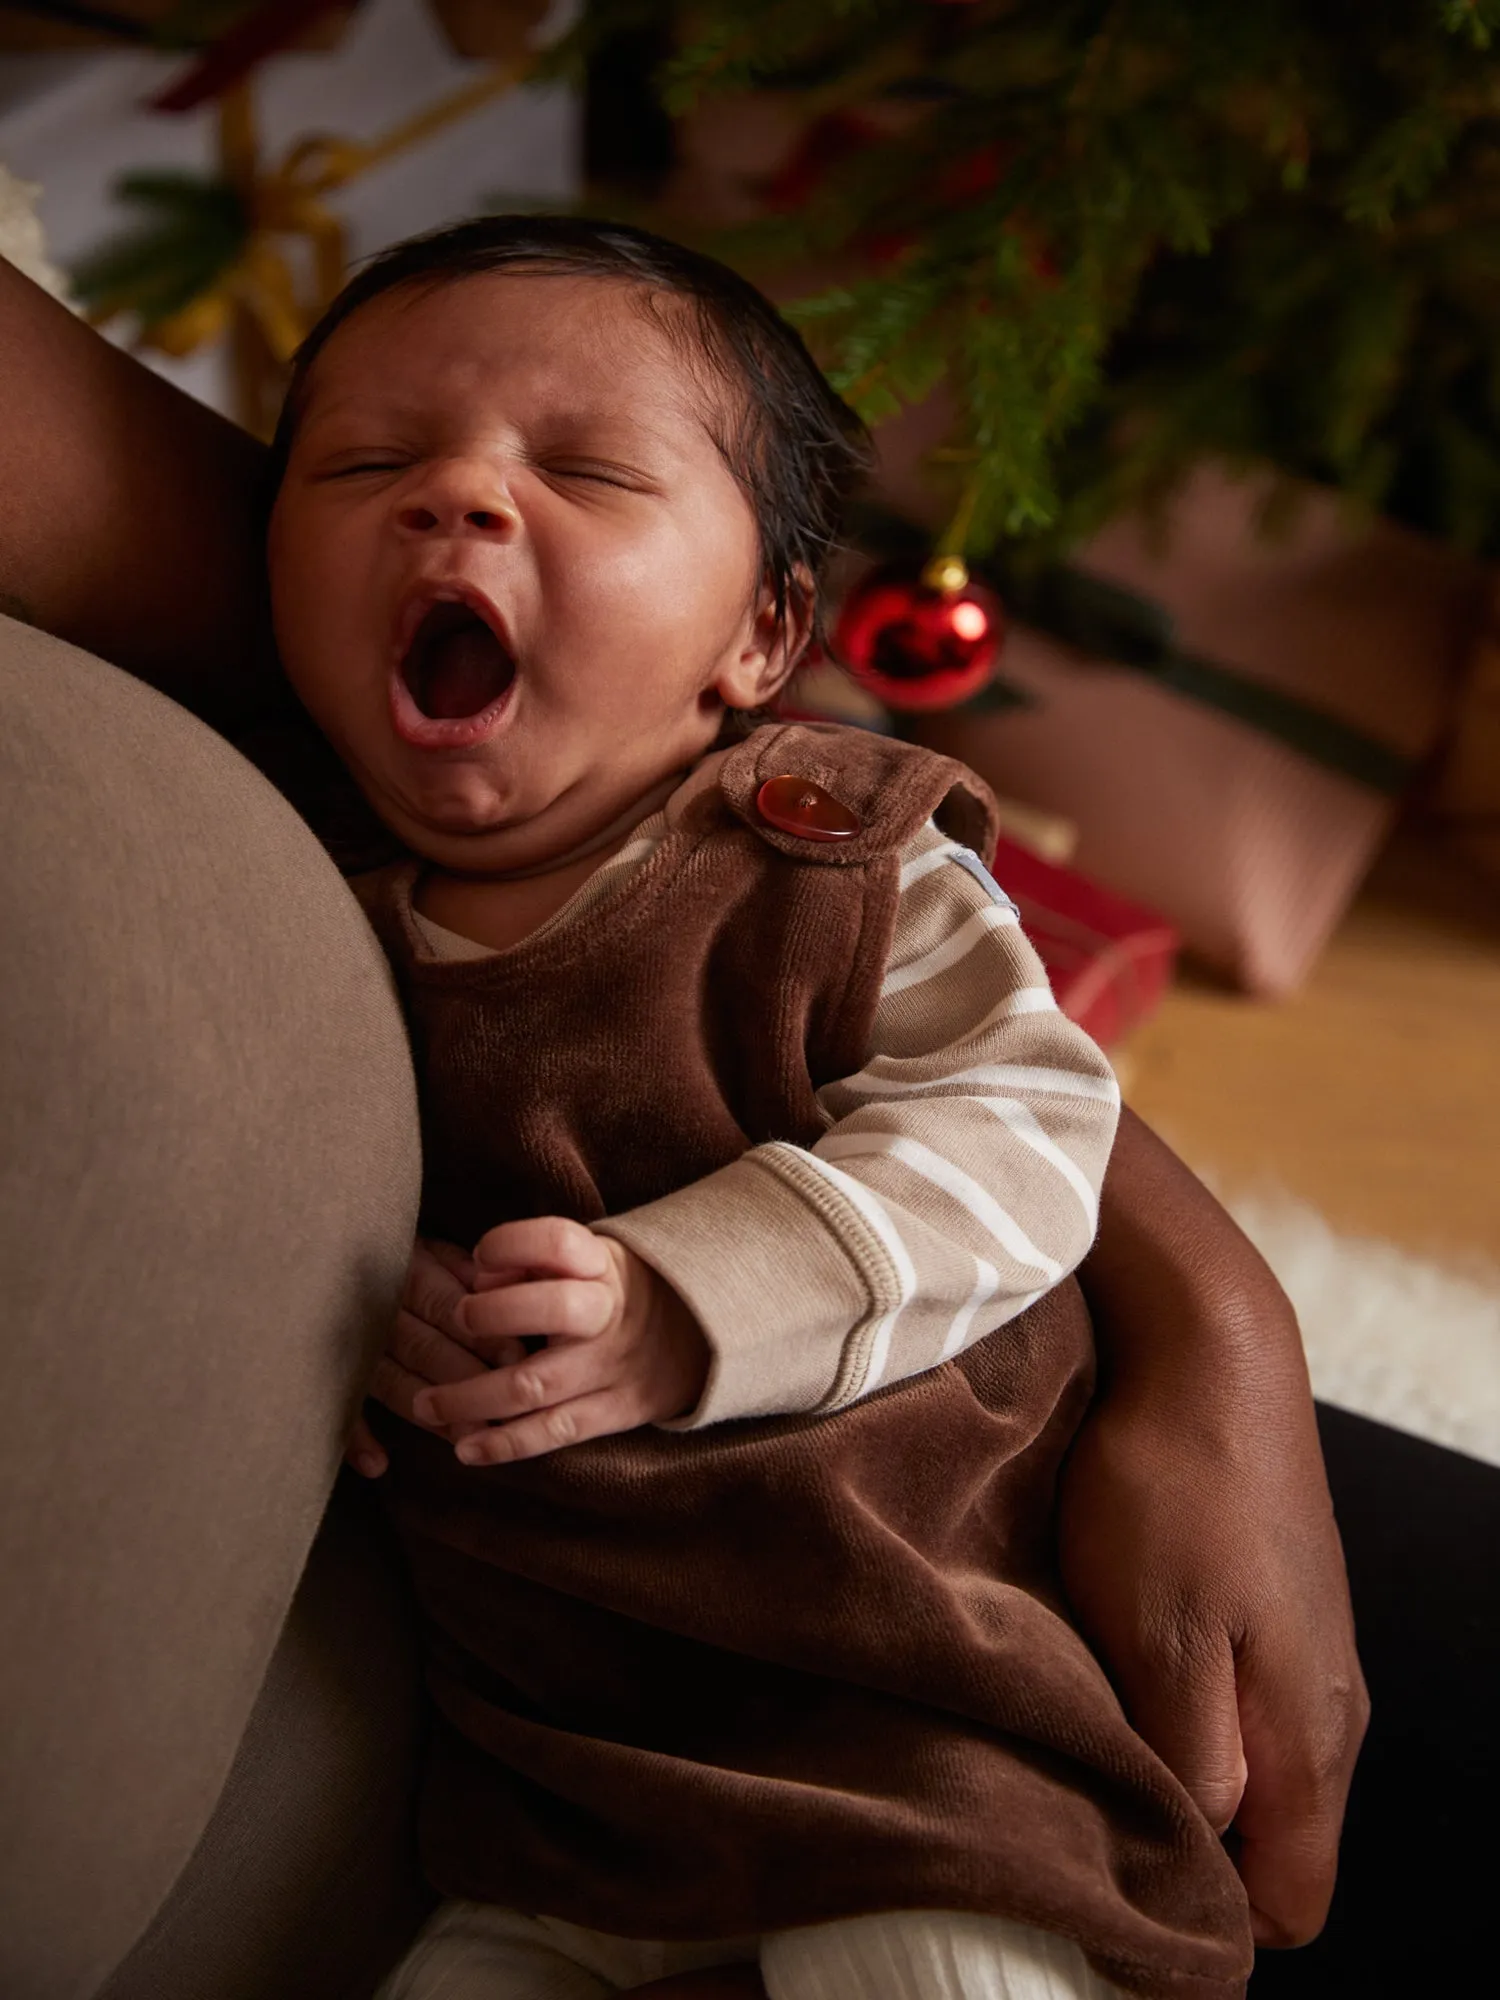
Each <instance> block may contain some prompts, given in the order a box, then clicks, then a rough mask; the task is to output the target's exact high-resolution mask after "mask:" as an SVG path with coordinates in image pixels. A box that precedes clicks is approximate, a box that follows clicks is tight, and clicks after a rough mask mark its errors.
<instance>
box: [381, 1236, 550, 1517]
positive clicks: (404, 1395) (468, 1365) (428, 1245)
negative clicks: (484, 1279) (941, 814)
mask: <svg viewBox="0 0 1500 2000" xmlns="http://www.w3.org/2000/svg"><path fill="white" fill-rule="evenodd" d="M473 1281H474V1261H473V1259H472V1258H471V1257H469V1256H467V1255H465V1253H464V1252H463V1251H462V1250H460V1249H459V1248H458V1246H457V1245H456V1244H453V1243H438V1242H428V1241H427V1240H425V1239H424V1238H422V1237H420V1236H419V1237H418V1238H417V1241H416V1244H415V1247H414V1248H413V1250H412V1253H411V1263H410V1264H409V1266H408V1267H407V1272H406V1284H405V1286H404V1287H403V1289H402V1293H401V1305H400V1308H399V1310H398V1311H397V1314H396V1323H395V1325H394V1326H393V1327H392V1329H391V1337H390V1340H389V1341H388V1343H387V1345H386V1350H385V1352H384V1354H382V1355H381V1357H380V1360H379V1362H378V1363H377V1364H376V1368H375V1377H374V1380H373V1381H372V1382H371V1384H370V1394H371V1396H373V1397H374V1399H375V1401H376V1402H377V1403H384V1404H385V1406H386V1408H387V1409H388V1410H394V1411H395V1413H396V1415H397V1416H398V1417H405V1419H406V1421H407V1422H408V1423H414V1422H416V1421H418V1419H417V1418H416V1416H415V1414H414V1412H413V1409H412V1405H413V1403H414V1402H415V1400H416V1398H417V1397H418V1396H419V1395H420V1394H421V1392H422V1391H423V1390H424V1389H426V1388H427V1387H429V1385H430V1384H432V1383H434V1382H462V1381H466V1380H467V1379H468V1378H469V1377H470V1376H473V1375H487V1374H488V1373H489V1371H490V1369H491V1367H492V1366H493V1365H494V1364H495V1362H496V1361H519V1360H520V1359H521V1357H522V1355H523V1354H524V1353H525V1351H526V1350H525V1349H524V1348H523V1347H522V1346H521V1343H520V1342H519V1341H515V1342H514V1343H512V1345H511V1346H510V1347H509V1348H508V1349H497V1348H494V1347H492V1348H491V1350H490V1352H489V1353H487V1354H486V1355H485V1357H484V1358H483V1359H481V1358H480V1357H479V1356H478V1355H476V1354H475V1353H474V1352H473V1350H472V1349H471V1348H469V1347H466V1346H465V1345H464V1333H463V1329H462V1326H461V1324H460V1321H459V1309H460V1308H461V1306H462V1305H463V1302H464V1300H465V1299H466V1298H467V1297H468V1296H469V1287H470V1285H471V1284H472V1283H473ZM468 1428H470V1427H469V1426H465V1427H464V1430H457V1429H455V1430H453V1431H451V1432H450V1433H449V1436H450V1439H451V1441H452V1442H454V1443H457V1442H458V1440H459V1438H460V1437H461V1436H463V1435H465V1433H466V1431H467V1429H468ZM472 1428H478V1426H473V1427H472ZM344 1456H345V1458H346V1459H347V1460H348V1462H349V1464H350V1465H352V1466H353V1467H354V1470H355V1471H356V1472H359V1473H362V1474H363V1475H364V1477H365V1478H366V1479H378V1478H379V1477H380V1476H381V1474H382V1473H383V1472H384V1471H385V1469H386V1465H387V1463H388V1461H387V1459H386V1454H385V1451H384V1448H383V1447H382V1445H381V1443H380V1441H379V1439H378V1438H377V1437H376V1435H375V1433H374V1431H372V1430H371V1428H370V1426H369V1424H368V1423H367V1422H366V1421H365V1419H364V1417H363V1416H360V1417H357V1418H356V1419H355V1423H354V1429H353V1430H352V1431H351V1432H350V1435H349V1443H348V1445H347V1447H346V1449H345V1452H344Z"/></svg>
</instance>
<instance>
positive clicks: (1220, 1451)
mask: <svg viewBox="0 0 1500 2000" xmlns="http://www.w3.org/2000/svg"><path fill="white" fill-rule="evenodd" d="M1106 1195H1107V1199H1106V1203H1105V1207H1104V1213H1103V1214H1102V1216H1101V1227H1100V1236H1099V1241H1098V1244H1097V1246H1096V1249H1095V1251H1094V1253H1093V1254H1092V1255H1091V1257H1090V1259H1089V1260H1088V1262H1087V1263H1086V1264H1085V1266H1084V1268H1083V1271H1082V1272H1081V1273H1080V1276H1081V1278H1082V1279H1083V1282H1084V1288H1085V1291H1086V1292H1087V1295H1088V1298H1089V1303H1090V1305H1091V1307H1092V1309H1093V1311H1094V1316H1095V1323H1096V1327H1097V1329H1098V1334H1099V1342H1100V1350H1101V1394H1100V1397H1099V1399H1098V1401H1097V1403H1096V1405H1095V1407H1094V1410H1093V1411H1092V1412H1091V1414H1090V1416H1089V1418H1088V1421H1087V1422H1086V1423H1085V1425H1084V1427H1083V1429H1082V1431H1081V1432H1080V1434H1079V1436H1078V1439H1077V1440H1076V1442H1075V1445H1074V1447H1073V1451H1072V1453H1071V1454H1070V1457H1069V1460H1068V1464H1067V1467H1066V1470H1065V1476H1064V1481H1063V1488H1062V1496H1061V1516H1060V1536H1061V1554H1062V1564H1063V1576H1064V1582H1065V1584H1066V1587H1067V1590H1068V1592H1069V1595H1070V1597H1071V1599H1072V1601H1073V1604H1074V1607H1075V1609H1076V1611H1077V1614H1078V1617H1079V1620H1080V1623H1081V1625H1082V1627H1083V1630H1084V1631H1085V1633H1086V1634H1087V1635H1088V1637H1089V1638H1090V1640H1091V1641H1092V1643H1093V1644H1094V1645H1095V1646H1096V1647H1097V1649H1098V1650H1099V1652H1100V1653H1101V1655H1102V1656H1103V1658H1104V1660H1105V1662H1106V1663H1107V1665H1108V1667H1109V1668H1110V1671H1111V1673H1112V1674H1113V1676H1114V1679H1115V1682H1116V1685H1117V1686H1118V1688H1119V1690H1120V1694H1121V1698H1122V1700H1123V1701H1124V1703H1125V1706H1126V1709H1127V1711H1128V1712H1129V1714H1130V1717H1131V1720H1132V1721H1133V1722H1134V1723H1135V1725H1136V1727H1137V1728H1138V1729H1139V1730H1140V1732H1141V1734H1142V1735H1143V1736H1144V1737H1145V1738H1146V1740H1147V1742H1148V1743H1150V1744H1151V1745H1152V1747H1153V1748H1154V1749H1155V1750H1156V1751H1157V1753H1158V1755H1160V1756H1161V1758H1162V1759H1163V1761H1164V1762H1165V1763H1167V1764H1168V1765H1169V1766H1170V1767H1171V1768H1172V1770H1173V1771H1175V1772H1176V1774H1177V1776H1178V1777H1179V1778H1180V1779H1181V1781H1182V1783H1183V1784H1184V1785H1185V1786H1186V1788H1187V1789H1188V1791H1189V1792H1190V1793H1191V1794H1192V1796H1193V1797H1194V1799H1195V1800H1196V1801H1197V1803H1198V1805H1199V1807H1200V1808H1201V1810H1202V1811H1203V1813H1204V1814H1205V1816H1206V1817H1207V1818H1208V1820H1209V1821H1210V1822H1211V1824H1213V1825H1214V1826H1215V1827H1217V1828H1220V1829H1224V1828H1228V1827H1232V1835H1231V1846H1232V1847H1233V1849H1234V1850H1235V1852H1236V1859H1237V1864H1238V1866H1239V1870H1240V1874H1241V1876H1242V1878H1243V1880H1244V1883H1245V1888H1246V1892H1247V1894H1248V1896H1249V1900H1250V1906H1251V1913H1252V1919H1253V1923H1254V1929H1255V1937H1256V1941H1257V1942H1258V1943H1261V1944H1267V1945H1292V1944H1301V1943H1304V1942H1306V1940H1307V1939H1309V1938H1311V1937H1313V1936H1315V1935H1316V1934H1317V1932H1318V1931H1319V1930H1320V1929H1321V1927H1322V1924H1323V1921H1324V1919H1325V1917H1326V1915H1327V1912H1328V1903H1329V1899H1330V1897H1331V1896H1332V1893H1333V1883H1334V1875H1335V1868H1336V1862H1337V1854H1338V1837H1339V1830H1340V1827H1341V1825H1342V1822H1343V1814H1344V1804H1345V1800H1346V1798H1347V1795H1348V1789H1349V1781H1350V1778H1351V1776H1352V1774H1353V1769H1354V1762H1355V1758H1356V1757H1357V1755H1358V1751H1359V1745H1360V1741H1361V1739H1362V1737H1363V1735H1364V1730H1365V1724H1366V1721H1367V1719H1368V1714H1369V1703H1368V1698H1367V1696H1366V1693H1365V1687H1364V1680H1363V1677H1362V1676H1361V1673H1360V1669H1359V1661H1358V1657H1357V1654H1356V1652H1355V1646H1354V1631H1353V1620H1352V1616H1351V1613H1350V1607H1349V1593H1348V1585H1347V1582H1346V1579H1345V1575H1344V1563H1343V1553H1342V1550H1341V1548H1340V1545H1339V1539H1338V1532H1337V1529H1336V1528H1335V1525H1334V1520H1333V1509H1332V1504H1331V1501H1330V1499H1329V1494H1328V1485H1327V1480H1326V1478H1325V1476H1324V1471H1323V1461H1322V1454H1321V1451H1320V1449H1319V1445H1318V1437H1317V1429H1316V1424H1315V1420H1314V1415H1313V1407H1312V1397H1311V1391H1310V1389H1309V1386H1308V1381H1307V1371H1306V1366H1305V1363H1304V1360H1303V1355H1302V1345H1301V1340H1300V1337H1299V1336H1298V1332H1297V1325H1296V1320H1295V1318H1294V1316H1293V1314H1292V1310H1291V1306H1290V1304H1289V1303H1288V1301H1287V1299H1286V1297H1285V1295H1284V1294H1283V1292H1282V1291H1281V1288H1280V1286H1279V1285H1277V1283H1276V1281H1275V1279H1274V1278H1273V1277H1272V1275H1271V1273H1270V1272H1269V1271H1268V1270H1267V1268H1266V1266H1265V1265H1264V1263H1263V1262H1262V1261H1261V1259H1260V1257H1259V1256H1258V1255H1257V1253H1256V1252H1255V1250H1254V1249H1253V1248H1252V1246H1251V1245H1250V1244H1249V1243H1248V1242H1247V1241H1246V1239H1245V1238H1244V1237H1243V1236H1242V1235H1241V1234H1240V1232H1239V1231H1238V1229H1236V1228H1235V1226H1234V1224H1233V1223H1232V1222H1231V1221H1230V1219H1229V1218H1228V1217H1227V1216H1226V1215H1225V1214H1224V1212H1223V1210H1222V1209H1221V1208H1220V1207H1219V1205H1218V1203H1217V1202H1215V1201H1214V1200H1213V1198H1212V1197H1211V1196H1210V1195H1209V1194H1208V1192H1207V1190H1206V1189H1204V1188H1203V1187H1202V1186H1201V1185H1200V1184H1199V1183H1198V1182H1197V1181H1196V1180H1195V1179H1194V1178H1193V1176H1192V1175H1191V1174H1190V1173H1189V1172H1188V1170H1187V1169H1186V1168H1185V1167H1184V1166H1183V1165H1182V1163H1181V1162H1180V1161H1178V1160H1177V1159H1176V1157H1175V1156H1174V1155H1173V1154H1171V1153H1170V1152H1169V1151H1168V1150H1167V1149H1166V1148H1165V1147H1164V1146H1162V1145H1161V1143H1160V1141H1158V1140H1156V1139H1155V1138H1154V1136H1153V1135H1152V1134H1151V1133H1150V1132H1149V1131H1147V1129H1146V1128H1145V1127H1144V1126H1142V1125H1140V1124H1139V1122H1138V1121H1134V1120H1127V1121H1126V1123H1125V1124H1122V1127H1121V1146H1120V1147H1117V1150H1116V1156H1115V1159H1114V1161H1112V1163H1111V1168H1110V1180H1109V1182H1107V1184H1106Z"/></svg>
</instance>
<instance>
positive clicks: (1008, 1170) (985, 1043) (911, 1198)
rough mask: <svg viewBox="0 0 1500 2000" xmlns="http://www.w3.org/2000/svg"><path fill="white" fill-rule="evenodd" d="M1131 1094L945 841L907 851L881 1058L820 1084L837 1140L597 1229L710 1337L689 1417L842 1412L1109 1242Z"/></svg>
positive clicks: (751, 1158) (773, 1154)
mask: <svg viewBox="0 0 1500 2000" xmlns="http://www.w3.org/2000/svg"><path fill="white" fill-rule="evenodd" d="M1119 1101H1120V1100H1119V1090H1118V1088H1117V1086H1116V1083H1115V1079H1114V1075H1113V1072H1112V1071H1111V1069H1110V1067H1109V1063H1108V1061H1107V1060H1106V1058H1105V1057H1104V1055H1103V1054H1102V1053H1101V1051H1100V1050H1099V1049H1098V1048H1097V1047H1096V1046H1095V1045H1094V1043H1093V1042H1091V1041H1090V1040H1089V1038H1088V1037H1087V1035H1085V1034H1084V1033H1083V1031H1082V1030H1081V1029H1080V1028H1077V1027H1075V1026H1074V1025H1073V1024H1072V1023H1071V1022H1070V1021H1068V1020H1067V1019H1066V1018H1065V1017H1064V1016H1063V1015H1062V1014H1061V1013H1060V1012H1059V1011H1058V1009H1057V1006H1056V1004H1055V1002H1054V1001H1053V998H1052V994H1051V991H1050V989H1049V987H1048V984H1047V978H1046V973H1045V972H1044V970H1043V968H1042V965H1041V962H1040V960H1039V959H1038V958H1037V956H1036V953H1035V952H1034V951H1033V950H1032V948H1031V946H1030V945H1029V944H1028V943H1027V941H1026V939H1025V937H1024V936H1023V935H1022V932H1021V929H1020V925H1019V922H1018V921H1017V917H1016V913H1015V909H1014V907H1013V905H1012V904H1011V903H1010V901H1009V899H1008V898H1007V897H1006V896H1005V895H1004V893H1003V891H1002V890H1001V889H1000V888H998V887H997V886H996V884H995V883H994V882H993V881H992V880H991V879H990V877H989V875H988V874H987V872H986V871H985V869H984V867H983V866H982V864H981V863H980V861H979V860H978V857H977V856H975V855H974V854H972V853H970V852H969V851H968V850H967V849H964V848H961V847H958V846H957V845H956V844H955V843H954V842H952V841H950V840H947V839H945V837H944V836H943V835H942V834H941V833H940V832H939V831H938V830H937V829H936V828H935V827H932V826H928V827H927V828H925V829H924V830H923V832H922V833H921V834H920V835H919V836H918V837H917V839H916V840H915V841H914V842H913V843H912V845H911V846H910V847H909V848H908V850H907V851H906V853H905V855H904V856H903V857H902V871H901V901H900V905H899V908H898V913H897V921H896V930H895V937H894V940H893V946H892V951H891V956H890V961H889V964H888V967H887V971H886V977H885V983H884V987H883V990H882V993H881V999H880V1005H879V1009H878V1013H877V1016H876V1022H875V1030H874V1035H873V1038H872V1050H871V1054H870V1057H869V1059H868V1061H867V1062H866V1064H865V1066H864V1067H863V1068H862V1069H861V1070H860V1071H859V1073H858V1074H857V1075H855V1076H850V1077H845V1078H843V1079H841V1080H840V1081H838V1082H836V1083H831V1084H829V1085H828V1086H826V1088H824V1089H823V1090H822V1091H821V1092H820V1093H819V1104H820V1107H821V1109H822V1112H823V1115H824V1117H825V1118H826V1120H827V1126H828V1129H827V1130H826V1132H825V1133H824V1134H823V1136H822V1138H820V1139H818V1140H817V1141H816V1142H815V1143H814V1144H813V1146H812V1147H811V1148H804V1147H800V1146H793V1145H787V1144H772V1145H765V1146H757V1147H754V1148H753V1149H752V1150H751V1151H750V1152H748V1153H746V1154H744V1155H743V1156H742V1157H741V1158H740V1159H739V1160H736V1161H735V1162H734V1163H733V1164H732V1165H731V1166H728V1167H725V1168H723V1169H721V1170H720V1172H718V1173H716V1174H712V1175H709V1176H708V1177H707V1178H706V1179H705V1180H702V1181H699V1182H696V1183H695V1184H694V1185H693V1186H691V1187H689V1188H684V1189H682V1190H680V1191H679V1192H678V1193H677V1194H674V1195H670V1196H667V1197H665V1198H664V1199H663V1200H661V1201H658V1202H654V1203H652V1204H650V1205H649V1206H648V1207H645V1208H641V1209H636V1210H634V1211H632V1212H631V1214H629V1215H626V1216H620V1217H615V1218H612V1219H611V1220H610V1221H609V1222H607V1223H602V1224H600V1225H598V1226H599V1227H600V1228H601V1229H603V1230H605V1231H607V1233H609V1234H610V1235H613V1236H617V1237H618V1238H619V1239H620V1240H621V1241H623V1242H625V1243H626V1244H627V1245H629V1247H630V1248H632V1249H634V1250H636V1251H637V1252H638V1254H639V1255H641V1256H642V1257H644V1258H645V1260H646V1262H647V1263H649V1264H651V1265H653V1266H654V1267H655V1268H656V1269H657V1270H659V1271H660V1272H661V1273H662V1275H663V1276H664V1277H666V1278H667V1279H668V1281H669V1282H670V1283H671V1284H672V1285H674V1286H675V1288H676V1289H677V1290H678V1291H679V1292H680V1293H681V1294H682V1296H683V1297H684V1298H685V1299H686V1300H687V1302H688V1304H689V1305H690V1306H691V1307H692V1308H693V1310H694V1312H695V1313H696V1315H697V1317H698V1319H699V1322H700V1324H701V1325H702V1327H703V1329H704V1332H705V1334H706V1336H707V1338H708V1342H709V1346H710V1349H711V1350H712V1355H713V1361H712V1366H711V1372H710V1376H709V1381H708V1386H707V1389H706V1390H705V1393H704V1396H703V1399H702V1401H701V1402H700V1404H699V1406H698V1408H697V1409H696V1410H695V1411H693V1412H692V1414H691V1415H690V1416H688V1417H686V1418H684V1419H682V1420H681V1422H682V1424H683V1425H685V1426H688V1427H692V1426H696V1425H699V1424H706V1423H714V1422H719V1421H722V1420H724V1419H726V1418H730V1417H745V1416H756V1415H768V1414H771V1413H775V1412H796V1411H814V1410H827V1409H837V1408H839V1407H840V1406H842V1405H843V1404H846V1403H849V1402H852V1401H854V1400H855V1399H856V1398H858V1397H860V1396H862V1395H866V1394H868V1393H869V1391H870V1390H872V1389H875V1388H877V1387H879V1386H881V1385H882V1384H884V1383H889V1382H892V1381H898V1380H900V1379H902V1378H903V1377H906V1376H909V1375H914V1374H919V1373H920V1372H921V1371H922V1370H924V1369H927V1368H932V1367H935V1366H936V1365H937V1364H938V1363H939V1362H941V1361H944V1360H947V1359H948V1358H949V1357H950V1356H951V1355H953V1354H956V1353H958V1352H959V1351H960V1350H961V1349H962V1348H964V1347H966V1346H968V1345H969V1343H970V1342H971V1341H974V1340H977V1339H979V1338H980V1337H981V1336H982V1335H984V1334H987V1333H991V1332H993V1331H994V1330H995V1329H996V1328H997V1327H999V1326H1002V1325H1003V1324H1004V1323H1005V1321H1006V1320H1008V1319H1011V1318H1014V1316H1015V1315H1016V1314H1017V1313H1020V1312H1022V1311H1024V1310H1025V1308H1026V1307H1027V1306H1028V1305H1030V1304H1032V1302H1033V1301H1034V1300H1036V1299H1038V1298H1040V1297H1041V1296H1042V1294H1043V1293H1044V1292H1046V1291H1047V1290H1049V1289H1050V1288H1051V1287H1052V1286H1053V1285H1055V1284H1056V1283H1057V1282H1058V1281H1059V1280H1060V1279H1061V1278H1063V1277H1064V1276H1065V1275H1066V1274H1067V1273H1068V1272H1069V1271H1071V1270H1072V1269H1073V1268H1074V1266H1075V1265H1076V1264H1077V1263H1078V1262H1079V1261H1080V1259H1081V1258H1082V1257H1083V1255H1084V1253H1085V1251H1086V1250H1087V1249H1088V1247H1089V1244H1090V1242H1091V1241H1092V1240H1093V1235H1094V1229H1095V1225H1096V1222H1097V1218H1098V1196H1099V1186H1100V1183H1101V1181H1102V1179H1103V1177H1104V1168H1105V1165H1106V1163H1107V1161H1108V1158H1109V1151H1110V1147H1111V1145H1112V1143H1113V1140H1114V1130H1115V1123H1116V1119H1117V1117H1118V1115H1119Z"/></svg>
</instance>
